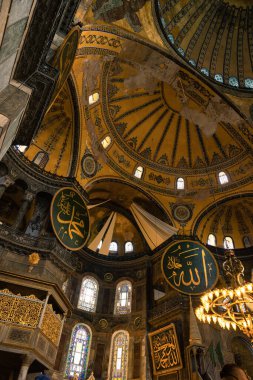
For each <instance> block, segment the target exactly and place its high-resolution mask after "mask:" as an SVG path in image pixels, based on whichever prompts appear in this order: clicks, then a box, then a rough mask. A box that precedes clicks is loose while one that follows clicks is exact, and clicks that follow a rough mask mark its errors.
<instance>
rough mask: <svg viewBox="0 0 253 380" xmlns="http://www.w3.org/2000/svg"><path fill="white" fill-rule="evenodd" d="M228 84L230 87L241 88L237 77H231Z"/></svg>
mask: <svg viewBox="0 0 253 380" xmlns="http://www.w3.org/2000/svg"><path fill="white" fill-rule="evenodd" d="M228 83H229V84H230V86H233V87H239V82H238V79H237V78H236V77H230V78H229V80H228Z"/></svg>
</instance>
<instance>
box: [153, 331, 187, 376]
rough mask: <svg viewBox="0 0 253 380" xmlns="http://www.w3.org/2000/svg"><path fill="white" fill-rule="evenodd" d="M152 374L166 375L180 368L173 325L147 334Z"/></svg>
mask: <svg viewBox="0 0 253 380" xmlns="http://www.w3.org/2000/svg"><path fill="white" fill-rule="evenodd" d="M149 339H150V345H151V350H152V358H153V366H154V373H155V374H160V373H168V372H171V371H175V369H179V368H181V357H180V352H179V347H178V341H177V336H176V330H175V326H174V324H170V325H169V326H166V327H165V328H163V329H160V330H157V331H155V332H153V333H151V334H149Z"/></svg>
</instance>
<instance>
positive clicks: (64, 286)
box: [61, 278, 69, 294]
mask: <svg viewBox="0 0 253 380" xmlns="http://www.w3.org/2000/svg"><path fill="white" fill-rule="evenodd" d="M68 286H69V278H67V280H66V281H65V282H64V283H63V284H62V287H61V288H62V291H63V293H64V294H66V292H67V290H68Z"/></svg>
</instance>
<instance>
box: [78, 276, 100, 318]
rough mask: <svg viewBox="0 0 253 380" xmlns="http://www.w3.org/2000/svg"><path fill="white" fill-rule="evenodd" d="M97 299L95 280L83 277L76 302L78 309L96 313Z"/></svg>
mask: <svg viewBox="0 0 253 380" xmlns="http://www.w3.org/2000/svg"><path fill="white" fill-rule="evenodd" d="M97 297H98V282H97V280H95V278H93V277H90V276H86V277H84V279H83V281H82V285H81V290H80V294H79V300H78V306H77V307H78V309H82V310H86V311H92V312H95V311H96V306H97Z"/></svg>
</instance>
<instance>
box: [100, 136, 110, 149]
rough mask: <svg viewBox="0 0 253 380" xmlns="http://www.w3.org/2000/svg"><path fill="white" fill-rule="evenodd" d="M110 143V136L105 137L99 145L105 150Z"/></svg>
mask: <svg viewBox="0 0 253 380" xmlns="http://www.w3.org/2000/svg"><path fill="white" fill-rule="evenodd" d="M111 142H112V139H111V137H110V136H106V137H105V138H104V140H102V142H101V144H102V146H103V148H104V149H106V148H108V146H109V145H110V144H111Z"/></svg>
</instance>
